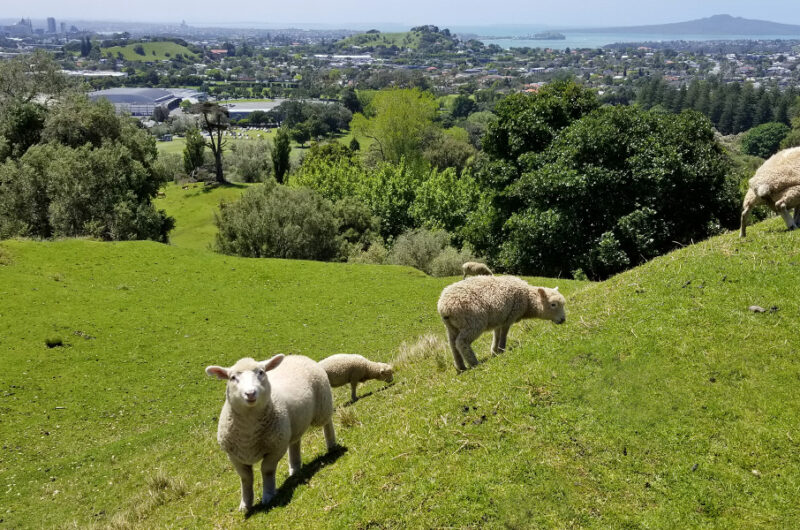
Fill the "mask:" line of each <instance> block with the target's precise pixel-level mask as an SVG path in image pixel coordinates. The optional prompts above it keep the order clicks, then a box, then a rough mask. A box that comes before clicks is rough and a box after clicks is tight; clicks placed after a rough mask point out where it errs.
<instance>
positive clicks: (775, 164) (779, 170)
mask: <svg viewBox="0 0 800 530" xmlns="http://www.w3.org/2000/svg"><path fill="white" fill-rule="evenodd" d="M748 184H749V186H750V188H751V189H753V191H755V192H756V194H757V195H758V196H759V197H762V198H764V197H766V196H767V195H770V194H772V193H775V192H778V191H780V190H782V189H784V188H788V187H792V186H800V147H794V148H791V149H784V150H783V151H779V152H777V153H775V154H774V155H772V156H771V157H770V158H768V159H767V161H766V162H764V163H763V164H761V167H759V168H758V169H757V170H756V173H755V175H753V177H752V178H751V179H750V180H749V181H748Z"/></svg>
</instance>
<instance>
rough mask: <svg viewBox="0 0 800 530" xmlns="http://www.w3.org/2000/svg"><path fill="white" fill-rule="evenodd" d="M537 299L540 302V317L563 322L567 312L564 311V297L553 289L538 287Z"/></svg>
mask: <svg viewBox="0 0 800 530" xmlns="http://www.w3.org/2000/svg"><path fill="white" fill-rule="evenodd" d="M538 295H539V299H540V300H541V303H542V314H541V315H539V317H540V318H543V319H546V320H552V321H553V322H555V323H556V324H563V323H564V322H566V320H567V313H566V312H565V311H564V304H566V302H567V301H566V299H565V298H564V296H563V295H562V294H561V293H559V292H558V287H556V288H555V289H545V288H544V287H539V288H538Z"/></svg>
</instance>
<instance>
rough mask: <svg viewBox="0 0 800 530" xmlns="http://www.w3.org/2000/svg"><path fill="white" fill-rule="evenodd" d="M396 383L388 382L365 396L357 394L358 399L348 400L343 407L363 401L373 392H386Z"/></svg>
mask: <svg viewBox="0 0 800 530" xmlns="http://www.w3.org/2000/svg"><path fill="white" fill-rule="evenodd" d="M396 384H397V383H388V384H387V385H386V386H384V387H381V388H379V389H377V390H373V391H371V392H367V393H366V394H364V395H363V396H359V395H356V400H355V401H348V402H347V403H345V404H343V405H342V407H351V406H353V405H355V404H356V403H358V402H359V401H361V400H362V399H364V398H365V397H369V396H371V395H372V394H377V393H378V392H385V391H386V390H389V389H390V388H392V387H393V386H394V385H396Z"/></svg>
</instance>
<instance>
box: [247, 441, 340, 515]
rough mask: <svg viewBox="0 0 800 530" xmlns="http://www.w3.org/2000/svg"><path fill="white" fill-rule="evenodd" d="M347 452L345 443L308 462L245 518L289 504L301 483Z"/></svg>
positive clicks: (304, 482) (254, 507)
mask: <svg viewBox="0 0 800 530" xmlns="http://www.w3.org/2000/svg"><path fill="white" fill-rule="evenodd" d="M346 452H347V447H345V446H343V445H337V446H336V447H335V448H334V449H332V450H330V451H328V452H327V453H325V454H324V455H320V456H318V457H317V458H315V459H314V460H312V461H311V462H309V463H308V464H306V465H304V466H303V467H302V468H300V472H299V473H296V474H294V475H292V476H291V477H289V478H287V479H286V480H285V481H284V482H283V484H281V487H280V488H278V489H277V490H276V491H275V496H274V497H273V498H272V500H271V501H269V502H268V503H267V504H258V505H257V506H253V509H251V510H250V511H249V512H247V514H246V515H245V516H244V518H245V519H249V518H251V517H253V516H254V515H256V514H259V513H269V512H270V511H271V510H272V509H273V508H276V507H278V506H286V505H287V504H289V501H291V500H292V497H293V496H294V490H296V489H297V488H298V486H300V485H301V484H307V483H308V481H309V480H311V477H313V476H314V475H316V474H317V471H319V470H320V469H322V468H323V467H325V466H327V465H329V464H333V463H334V462H336V461H337V460H339V458H340V457H342V455H344V454H345V453H346Z"/></svg>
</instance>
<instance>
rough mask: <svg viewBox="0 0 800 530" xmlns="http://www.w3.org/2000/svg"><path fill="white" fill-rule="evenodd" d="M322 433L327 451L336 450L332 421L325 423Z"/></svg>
mask: <svg viewBox="0 0 800 530" xmlns="http://www.w3.org/2000/svg"><path fill="white" fill-rule="evenodd" d="M322 431H323V432H324V433H325V444H326V445H327V446H328V451H333V450H334V449H335V448H336V431H334V430H333V420H331V421H329V422H328V423H326V424H325V426H324V427H323V428H322Z"/></svg>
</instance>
